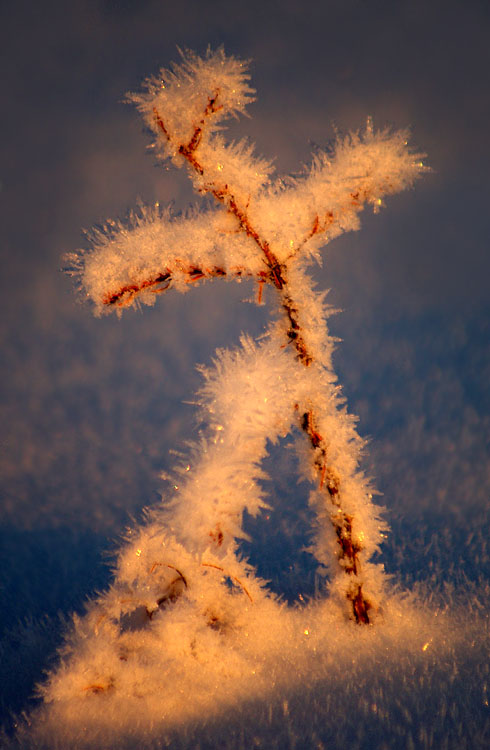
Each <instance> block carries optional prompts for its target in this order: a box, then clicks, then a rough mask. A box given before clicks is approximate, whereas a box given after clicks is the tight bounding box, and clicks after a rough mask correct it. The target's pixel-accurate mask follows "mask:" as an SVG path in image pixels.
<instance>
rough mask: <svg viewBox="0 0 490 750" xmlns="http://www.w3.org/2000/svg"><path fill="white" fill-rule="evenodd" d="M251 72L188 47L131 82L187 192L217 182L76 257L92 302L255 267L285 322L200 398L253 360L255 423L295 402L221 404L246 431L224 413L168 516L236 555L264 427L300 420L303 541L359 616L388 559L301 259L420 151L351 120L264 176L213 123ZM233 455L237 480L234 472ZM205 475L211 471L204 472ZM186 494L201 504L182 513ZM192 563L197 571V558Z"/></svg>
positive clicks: (244, 95)
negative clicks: (306, 502)
mask: <svg viewBox="0 0 490 750" xmlns="http://www.w3.org/2000/svg"><path fill="white" fill-rule="evenodd" d="M248 78H249V77H248V73H247V68H246V66H245V65H244V64H243V63H241V62H240V61H238V60H235V59H234V58H232V57H226V56H225V54H224V52H223V51H222V50H218V51H217V52H215V53H213V52H208V54H207V56H206V57H204V58H200V57H198V56H196V55H193V54H192V53H188V54H187V55H186V56H184V59H183V62H182V64H181V65H177V66H174V68H173V69H172V70H170V71H162V73H161V76H160V77H158V78H154V79H150V80H148V81H147V83H146V88H147V91H146V92H144V93H140V94H134V95H131V97H130V98H131V100H132V101H133V102H135V103H136V104H137V106H138V108H139V109H140V111H141V112H142V114H143V116H144V118H145V121H146V123H147V125H148V126H149V127H150V129H151V130H152V131H153V133H154V134H155V136H156V142H155V146H156V148H157V151H158V152H159V153H160V155H161V156H163V157H164V158H170V159H171V160H172V161H173V162H174V164H175V165H176V166H179V167H180V166H187V168H188V171H189V174H190V177H191V179H192V181H193V183H194V187H195V188H196V190H197V191H198V192H199V193H201V194H210V195H212V196H213V197H214V198H215V200H216V202H217V207H216V209H215V210H214V211H213V210H211V211H209V210H208V211H207V212H204V213H201V214H196V213H194V214H189V215H187V216H183V217H177V218H176V217H172V216H171V215H170V212H167V213H163V214H161V213H160V210H159V209H155V210H152V209H142V210H141V213H140V214H139V215H134V214H133V215H132V216H131V217H130V223H129V226H128V225H123V224H114V223H113V224H112V225H110V226H109V227H106V231H105V232H95V233H94V236H93V245H94V247H93V251H92V253H89V254H87V255H84V256H83V257H80V256H78V255H75V256H72V257H71V261H72V262H73V265H74V267H75V268H76V269H78V271H79V272H80V275H81V278H82V284H83V287H84V289H85V291H86V294H87V296H89V297H91V298H92V300H93V301H94V302H95V304H96V308H97V310H98V311H99V312H102V311H104V310H110V309H118V310H119V309H120V308H122V307H124V306H127V305H130V304H132V303H133V302H134V301H135V300H137V299H141V301H142V302H146V303H152V302H153V301H154V299H155V295H156V294H158V293H160V292H163V291H165V290H167V289H168V288H170V287H171V286H172V287H173V288H175V289H177V290H180V291H185V290H186V289H188V288H189V285H192V284H195V283H197V282H200V281H201V280H206V279H213V278H225V279H233V278H234V279H238V280H240V279H241V278H253V279H255V280H256V281H257V282H258V283H259V292H260V291H261V289H262V286H263V284H268V285H269V286H270V287H272V289H273V295H272V296H273V297H274V298H275V300H276V302H277V310H278V312H279V320H278V322H277V323H276V324H275V326H272V327H271V329H270V330H269V338H268V344H267V345H266V346H264V347H259V348H256V349H255V348H254V346H253V345H252V344H247V345H244V344H243V342H242V345H243V346H244V353H243V356H242V355H240V356H238V355H237V357H236V367H235V365H230V367H229V369H228V370H227V369H226V367H225V366H224V365H223V366H222V368H221V369H222V372H221V371H220V366H219V363H218V364H217V372H218V375H219V373H220V372H221V375H219V377H220V378H221V380H219V383H218V381H217V382H216V383H215V387H214V390H213V389H212V388H210V389H209V394H208V395H209V399H208V401H207V408H208V410H210V411H212V409H213V408H214V406H213V404H215V402H216V400H217V399H218V400H219V397H220V396H219V394H220V393H221V392H222V391H223V390H226V388H227V385H228V384H227V381H226V378H228V379H232V378H235V379H240V378H243V373H244V372H246V373H247V372H248V370H250V369H253V367H254V366H255V365H254V362H255V360H256V359H258V361H260V362H262V364H263V366H264V367H265V373H266V374H265V375H264V370H260V369H259V370H257V372H256V378H257V382H256V383H253V382H251V383H248V381H247V384H246V387H249V385H250V387H251V398H255V399H256V401H257V403H256V404H252V406H251V408H252V409H255V414H256V417H257V418H258V419H259V421H260V420H261V419H264V420H265V419H266V415H265V414H264V413H261V412H260V409H259V408H258V403H259V402H261V403H262V404H264V403H266V402H267V401H268V399H269V397H270V398H271V399H272V400H275V401H277V404H276V406H275V408H276V411H278V410H279V411H280V410H281V409H282V411H284V409H286V411H288V410H289V418H288V417H285V418H283V417H282V416H281V415H280V414H279V413H275V414H274V416H273V418H272V417H271V415H270V414H269V417H268V418H271V419H272V423H270V424H268V423H267V420H266V421H264V424H263V425H262V423H260V424H261V425H262V427H258V428H257V430H256V431H255V432H254V431H253V430H252V432H250V431H249V432H247V430H249V425H250V419H251V417H250V415H248V414H246V413H245V412H243V410H242V411H241V409H242V407H241V404H238V403H235V402H233V403H232V404H231V403H228V406H227V408H228V409H229V408H233V409H235V412H236V413H237V414H238V412H240V414H241V420H242V421H241V422H240V425H241V428H238V427H237V428H236V430H238V432H237V433H236V434H235V432H236V430H235V427H234V426H233V425H231V423H230V422H227V424H228V427H227V429H228V430H229V432H231V433H233V435H234V437H232V438H230V437H229V435H228V437H226V430H224V432H223V435H224V441H225V443H226V440H228V443H227V447H226V446H224V447H223V446H222V447H220V446H219V445H216V444H215V446H214V447H212V448H211V449H210V450H208V446H207V445H204V447H203V450H202V456H201V457H200V458H199V459H198V460H197V462H196V464H198V465H199V469H196V472H197V473H196V474H195V475H194V478H192V477H189V484H188V487H187V490H184V491H183V493H182V496H181V499H180V505H179V502H177V503H174V504H173V505H172V507H171V511H170V512H169V513H168V514H167V519H166V520H167V521H168V524H169V527H170V528H171V529H172V533H174V530H175V534H176V537H178V538H179V539H181V540H183V541H182V544H183V545H184V546H185V544H187V545H188V547H189V549H194V550H201V552H200V553H199V554H201V553H202V554H207V552H206V550H207V547H206V545H209V544H211V547H212V548H214V550H215V551H216V554H217V555H218V557H217V558H216V561H215V562H213V563H210V562H209V560H206V564H208V565H210V566H211V567H212V566H214V568H216V569H218V570H219V569H220V566H221V562H220V560H221V561H223V560H224V557H223V556H224V555H225V554H228V553H229V556H228V558H227V560H228V562H227V563H226V564H227V565H229V564H231V565H233V564H234V563H233V554H234V553H235V551H236V548H235V547H234V539H235V538H236V537H237V536H239V535H240V532H241V515H242V513H243V509H244V508H246V507H248V508H250V507H251V508H252V509H255V512H257V510H258V508H259V507H260V490H259V489H258V487H257V483H256V480H257V479H258V478H260V470H259V461H260V460H261V459H262V458H263V456H264V455H265V451H266V447H265V446H266V440H267V439H277V437H278V436H279V435H280V434H281V433H280V431H279V432H278V431H277V429H276V422H277V423H279V422H281V420H282V422H281V424H282V427H281V429H282V430H285V431H286V432H287V431H288V430H290V429H291V426H292V424H294V423H295V424H296V425H297V426H298V427H299V429H300V431H301V433H302V434H303V435H304V438H305V440H304V441H303V443H304V446H305V450H304V451H303V452H302V465H303V473H304V475H305V477H306V478H308V479H310V480H314V483H315V485H316V489H315V490H314V491H313V492H312V493H311V497H310V504H311V505H312V506H313V508H314V510H315V512H316V515H317V519H318V521H317V533H316V538H315V543H314V545H313V547H312V551H313V553H314V554H315V556H316V557H317V559H318V560H319V561H320V562H321V563H322V564H324V565H329V563H330V561H331V559H335V560H336V565H335V570H334V571H333V574H334V575H333V579H334V580H333V583H332V589H333V590H334V591H335V592H336V594H337V595H339V596H340V597H341V599H342V600H343V601H344V603H345V602H347V604H348V609H349V616H350V617H351V618H352V619H353V620H355V621H356V622H358V623H369V622H370V619H371V615H372V612H373V611H374V610H375V609H376V608H377V603H378V599H379V595H380V593H381V590H382V588H383V580H384V579H383V573H382V567H381V566H377V565H373V564H372V563H370V561H369V558H370V557H371V555H372V554H373V552H375V551H376V550H377V549H378V545H379V541H380V539H381V536H382V535H381V530H382V529H383V528H384V526H383V524H382V522H381V521H379V519H378V515H377V511H376V508H375V506H374V505H373V503H372V502H371V492H370V487H369V483H368V482H367V480H366V479H365V478H364V477H363V475H362V472H361V471H360V470H359V467H358V464H359V454H360V450H361V448H362V441H361V439H360V438H359V436H358V435H357V433H356V431H355V428H354V422H353V419H352V417H350V416H349V415H348V414H347V412H346V410H345V407H344V406H343V400H342V399H341V397H340V396H339V391H338V387H337V386H335V385H334V383H335V376H334V374H333V371H332V366H331V362H330V357H331V353H332V350H333V342H332V339H330V337H329V336H328V334H327V333H326V331H327V327H326V317H327V310H326V307H325V305H324V302H323V296H324V295H322V294H319V293H317V292H316V291H315V290H314V284H313V282H312V280H311V278H310V277H309V276H308V275H307V274H306V273H305V272H304V267H305V265H306V263H307V262H308V261H310V260H311V259H319V250H320V248H321V246H322V245H324V244H326V243H327V242H329V241H330V240H332V239H334V238H335V237H336V236H338V235H339V234H341V233H342V232H344V231H350V230H355V229H358V228H359V219H358V214H359V213H360V211H361V210H362V209H363V207H364V206H366V205H371V206H372V207H373V209H374V211H376V212H377V211H378V210H379V208H380V206H382V205H383V197H384V196H386V195H390V194H393V193H396V192H398V191H400V190H402V189H404V188H406V187H408V186H410V185H411V184H412V183H413V182H414V180H415V179H416V178H417V176H419V175H420V173H421V172H423V171H424V170H425V169H426V168H425V167H424V166H423V163H422V162H421V161H420V155H417V154H413V153H410V152H409V150H408V149H407V135H406V133H404V132H403V131H401V132H394V133H391V132H389V131H386V130H385V131H380V132H374V130H373V126H372V123H371V121H370V120H368V123H367V126H366V128H365V130H364V131H362V132H361V133H354V134H350V135H348V136H346V137H344V138H340V137H339V138H337V141H336V143H335V145H334V147H333V148H332V149H331V150H330V151H329V152H324V153H321V152H318V153H317V154H316V155H315V157H314V159H313V163H312V165H311V168H310V169H309V170H305V173H304V174H303V175H302V176H301V177H298V178H294V179H293V178H285V179H282V180H281V179H275V180H272V179H271V177H270V175H271V173H272V171H273V170H272V166H271V164H270V163H268V162H266V161H265V160H263V159H260V158H258V157H257V156H256V155H255V154H254V152H253V147H252V146H250V145H249V144H247V143H246V142H239V143H227V142H226V141H225V140H224V138H223V137H222V135H221V133H220V130H221V128H222V122H223V121H224V120H226V119H227V118H229V117H230V116H236V115H237V114H240V113H242V112H244V110H245V107H246V105H247V104H248V103H249V102H250V101H252V100H253V99H252V95H253V93H254V92H253V90H252V89H251V88H250V87H249V85H248ZM282 353H284V355H285V356H282ZM293 353H294V356H293ZM232 359H233V358H232ZM224 361H225V360H224V359H223V362H224ZM276 361H277V363H278V365H277V366H278V369H277V372H276V375H274V377H276V378H278V379H279V380H280V381H281V384H282V385H281V387H282V392H281V394H282V395H279V393H278V389H277V388H276V389H275V388H274V384H273V383H272V381H271V379H270V378H271V376H270V375H267V373H273V372H274V371H275V370H274V368H275V366H276ZM240 367H241V368H242V369H240ZM281 368H282V369H281ZM218 375H217V376H216V378H218ZM210 379H211V380H212V378H210ZM261 379H262V380H264V383H263V390H260V385H261ZM281 399H282V401H281ZM279 402H280V404H281V406H280V409H279ZM269 408H270V407H269V406H267V407H266V411H267V409H269ZM271 408H272V407H271ZM225 412H226V410H225ZM225 417H226V415H225ZM288 419H289V421H288ZM224 421H226V418H225V420H224ZM237 422H238V420H237ZM267 425H268V426H267ZM219 429H223V427H222V426H221V427H219ZM240 429H241V432H240ZM268 430H269V432H268ZM233 440H235V441H236V443H237V444H238V445H239V450H238V449H237V448H236V445H235V444H234V443H233ZM247 441H248V442H247ZM251 446H253V447H251ZM226 451H228V453H226ZM240 451H242V454H243V455H242V454H240ZM300 451H301V448H300ZM230 455H231V456H233V457H235V456H236V457H237V463H236V464H233V463H229V464H227V461H228V460H229V456H230ZM240 461H242V462H243V468H242V473H243V479H242V480H236V471H237V467H238V466H239V462H240ZM225 466H226V471H225V470H224V467H225ZM221 469H223V471H222V472H221ZM220 472H221V473H220ZM227 472H228V473H227ZM199 476H201V477H207V480H206V483H204V482H203V481H201V480H200V478H199ZM218 476H219V477H220V479H219V482H218ZM221 480H223V483H222V484H220V482H221ZM240 481H242V484H243V486H242V485H240ZM227 483H228V485H229V486H228V487H227V486H226V485H227ZM247 483H248V485H247ZM218 485H219V486H218ZM246 485H247V486H248V490H245V489H244V487H245V486H246ZM210 487H212V488H213V489H209V488H210ZM251 487H252V488H254V489H253V491H252V490H251V489H250V488H251ZM186 492H187V494H186ZM253 492H256V497H255V499H253V498H252V497H251V493H252V494H253ZM184 495H185V499H183V496H184ZM198 503H200V504H201V506H202V507H196V504H198ZM189 505H192V506H193V513H194V514H195V515H194V516H193V519H194V520H193V521H192V522H191V523H189V522H188V518H187V514H188V512H189ZM210 540H211V541H210ZM179 543H180V542H179ZM230 561H231V562H230ZM204 564H205V563H204V562H202V563H201V564H200V565H201V566H202V565H204ZM200 565H198V566H197V568H196V570H199V569H200V570H202V567H200ZM222 567H223V566H221V568H222ZM227 569H228V570H229V568H227ZM247 575H248V574H247ZM232 577H235V580H239V579H238V577H236V576H235V574H232ZM248 585H250V582H249V584H248Z"/></svg>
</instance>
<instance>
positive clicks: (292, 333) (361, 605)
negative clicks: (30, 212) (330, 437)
mask: <svg viewBox="0 0 490 750" xmlns="http://www.w3.org/2000/svg"><path fill="white" fill-rule="evenodd" d="M218 101H219V89H217V90H216V92H215V94H214V96H213V97H212V98H209V100H208V103H207V105H206V108H205V109H204V112H203V116H202V118H201V119H200V121H199V123H198V124H197V125H196V126H195V129H194V132H193V133H192V136H191V138H190V140H189V142H188V143H187V144H173V145H174V147H175V148H176V150H177V151H178V153H179V154H181V155H182V156H183V157H184V158H185V159H186V160H187V162H188V163H189V165H190V167H191V168H192V169H194V170H195V171H196V172H197V173H198V174H199V175H200V176H202V177H203V178H204V180H206V170H205V167H204V166H203V165H202V164H201V163H200V161H199V159H198V157H197V156H196V150H197V148H198V146H199V144H200V141H201V138H202V132H203V128H204V126H205V122H206V119H207V117H208V116H209V115H210V114H212V113H213V112H216V111H217V109H218V108H219V106H218V104H217V102H218ZM153 112H154V116H155V123H156V125H157V127H158V128H159V130H160V132H161V134H162V135H163V137H164V138H166V139H167V140H168V141H169V142H171V136H170V134H169V132H168V130H167V128H166V127H165V123H164V121H163V119H162V117H161V115H160V114H159V113H158V111H157V109H156V107H155V108H154V110H153ZM201 190H202V192H209V193H211V194H212V195H213V196H214V197H215V198H216V199H217V200H218V201H219V202H220V203H222V204H223V205H224V206H225V207H226V209H227V211H228V212H229V213H230V214H231V215H233V216H234V217H235V218H236V220H237V224H238V227H239V228H240V230H241V231H242V232H244V233H245V234H246V235H247V236H248V237H251V238H252V239H253V240H254V242H255V243H256V244H257V246H258V248H259V250H260V251H261V252H262V253H263V256H264V261H265V263H266V265H267V267H268V274H267V275H266V276H265V277H264V278H263V281H265V282H266V283H269V284H270V285H272V286H273V287H275V289H276V290H277V292H278V295H279V299H280V304H281V307H282V310H283V313H284V318H285V321H286V330H285V334H286V342H285V343H287V344H291V345H292V346H294V348H295V349H296V352H297V357H298V359H299V361H300V362H301V363H302V364H303V365H304V366H305V367H309V366H310V365H311V364H312V363H313V361H314V357H313V354H312V353H311V352H310V351H309V350H308V348H307V346H306V344H305V341H304V338H303V335H302V330H301V326H300V323H299V320H298V307H297V304H296V303H295V301H294V299H293V298H292V296H291V292H290V290H289V285H288V277H287V266H286V264H285V263H281V262H280V261H279V259H278V258H277V257H276V256H275V254H274V253H273V252H272V250H271V248H270V245H269V243H268V242H267V240H265V239H264V238H263V237H261V235H260V234H259V232H258V231H257V230H256V229H255V227H254V226H253V224H252V222H251V221H250V218H249V217H248V215H247V211H246V207H243V208H241V207H240V206H239V204H238V201H237V199H236V197H235V196H234V195H233V192H232V191H231V189H230V187H229V186H228V185H221V186H218V185H216V184H215V183H214V182H212V181H210V182H206V181H205V182H204V186H203V187H202V188H201ZM351 197H352V201H353V202H354V203H357V202H358V201H359V195H358V194H356V195H352V196H351ZM332 222H333V215H332V214H330V215H329V216H328V217H327V218H326V219H325V223H324V229H326V228H327V226H328V225H329V224H330V223H332ZM320 231H321V225H320V220H319V217H318V216H317V217H315V221H314V223H313V227H312V229H311V231H310V232H309V234H308V238H307V239H310V238H311V237H313V236H314V235H315V234H317V233H319V232H320ZM305 241H306V240H305ZM302 244H303V243H302ZM296 408H298V405H297V404H296ZM316 422H317V420H316V409H315V406H314V405H312V406H311V408H310V409H309V410H308V411H305V412H304V413H303V414H301V415H300V417H299V424H300V426H301V429H302V430H303V432H304V433H305V435H306V437H307V439H308V442H309V445H310V447H311V450H312V452H313V464H314V466H315V469H316V471H317V474H318V481H319V486H320V490H322V491H323V495H324V497H325V502H326V503H327V504H328V505H330V506H332V509H333V512H332V510H331V512H330V517H331V523H332V525H333V528H334V531H335V535H336V538H337V541H338V545H339V552H338V561H339V565H340V566H341V568H342V570H343V571H344V573H345V574H346V575H347V576H352V577H355V578H356V581H355V582H353V583H352V584H351V583H350V582H349V585H348V586H347V587H346V598H347V599H348V600H349V601H350V602H351V607H352V615H353V618H354V619H355V621H356V622H358V623H365V624H367V623H369V614H368V612H369V610H370V609H371V607H372V604H371V603H370V601H369V598H368V597H367V596H366V595H365V594H364V592H363V579H362V573H361V563H360V559H359V554H360V552H361V551H362V549H363V547H362V545H361V543H360V542H359V541H358V540H354V539H353V534H352V527H353V520H354V519H353V518H352V516H351V515H349V514H348V513H346V512H345V511H344V510H343V508H342V478H341V476H339V475H338V473H337V472H336V471H335V469H334V467H333V466H331V465H330V462H329V457H328V448H327V441H326V440H325V438H324V437H323V436H322V435H321V434H320V433H319V432H318V431H317V429H316V427H315V425H316Z"/></svg>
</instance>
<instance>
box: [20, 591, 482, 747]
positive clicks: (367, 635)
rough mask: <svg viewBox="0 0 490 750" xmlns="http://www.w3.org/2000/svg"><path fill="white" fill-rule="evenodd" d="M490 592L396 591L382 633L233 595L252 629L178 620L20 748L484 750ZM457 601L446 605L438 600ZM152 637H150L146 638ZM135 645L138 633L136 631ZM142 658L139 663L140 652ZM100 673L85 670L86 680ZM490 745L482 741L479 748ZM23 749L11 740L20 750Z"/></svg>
mask: <svg viewBox="0 0 490 750" xmlns="http://www.w3.org/2000/svg"><path fill="white" fill-rule="evenodd" d="M489 593H490V592H489V591H488V588H487V589H473V590H471V591H468V592H467V594H466V596H465V598H464V599H461V601H459V602H457V603H454V592H451V593H450V592H447V593H446V594H443V595H441V596H440V598H439V601H436V600H435V598H434V597H431V596H430V595H429V596H427V597H426V596H424V593H423V592H422V591H420V592H419V593H418V594H416V595H415V594H411V595H406V596H404V595H401V594H393V596H392V597H391V598H390V600H389V602H388V603H387V605H386V608H385V611H384V614H383V616H382V619H381V620H379V621H378V623H377V624H376V627H368V628H360V627H359V626H356V625H354V624H353V623H350V622H344V621H343V620H342V617H341V614H340V613H339V612H338V611H337V610H336V609H335V608H334V607H332V606H331V605H330V604H329V602H328V601H327V602H323V603H321V604H314V603H312V604H309V605H308V606H307V607H306V608H302V609H301V608H299V609H294V608H289V609H288V608H287V607H285V606H284V607H280V606H278V605H273V604H272V603H271V602H270V601H264V602H263V603H262V604H260V605H254V606H252V605H250V606H247V605H246V604H245V602H244V601H243V597H241V596H238V597H237V600H239V601H237V602H236V604H237V607H238V608H239V609H241V610H242V611H241V617H242V618H243V621H246V622H247V626H246V629H243V630H237V631H236V632H235V631H233V629H230V630H229V631H222V632H220V631H218V630H213V629H210V628H209V627H205V626H203V628H202V631H201V632H200V633H199V634H198V636H197V637H195V636H194V642H193V643H192V644H191V643H190V642H189V639H188V638H187V634H186V632H185V629H182V628H181V627H180V628H179V619H180V618H181V617H182V615H183V613H184V612H183V611H184V610H185V607H186V604H185V603H184V602H182V605H181V611H180V612H179V611H178V609H179V608H178V607H176V608H175V610H174V612H173V613H172V614H171V615H168V613H162V618H161V619H162V620H163V619H164V618H165V617H170V620H171V621H173V622H172V623H168V624H167V626H166V640H165V641H162V645H161V649H160V651H157V650H155V649H154V648H152V647H151V641H152V639H153V638H154V637H156V632H157V630H158V628H159V627H160V625H161V623H159V622H157V621H156V620H155V621H154V622H152V624H151V625H150V626H149V627H148V630H147V634H146V635H145V638H146V639H147V640H146V643H143V644H142V645H141V648H140V653H139V655H138V668H137V669H135V668H134V667H133V666H132V665H131V663H130V661H121V662H120V670H119V673H118V674H117V675H116V676H115V679H116V680H118V681H120V683H121V689H119V690H117V691H115V690H111V688H109V689H107V690H105V691H102V690H101V691H96V690H95V689H93V690H86V691H85V692H83V691H80V692H79V697H78V699H74V698H71V700H67V701H63V700H60V701H59V702H57V703H55V704H54V705H50V706H47V707H44V708H41V709H40V710H39V712H38V713H37V714H35V715H34V716H33V717H31V721H32V722H33V725H32V726H31V727H29V728H27V729H24V728H23V729H22V730H21V732H20V734H19V736H18V740H17V742H18V743H19V744H20V746H21V747H36V748H71V747H74V748H75V747H80V748H82V747H91V748H116V747H117V748H140V747H148V748H165V747H171V748H190V747H192V748H194V747H195V748H213V747H218V746H219V747H223V748H224V747H226V748H243V749H244V750H245V749H248V748H344V747H350V748H378V747H379V748H391V747H394V746H395V745H396V747H404V748H405V747H406V748H412V747H417V748H418V747H421V748H422V747H423V748H446V747H447V748H484V747H487V746H488V745H487V744H485V743H486V742H488V735H485V726H486V723H485V716H486V715H487V716H488V696H487V692H486V686H487V681H488V671H489V660H488V657H489V648H488V620H487V618H486V616H485V608H486V606H487V605H486V602H488V595H489ZM449 596H450V597H451V600H452V601H453V604H452V605H451V606H450V607H448V606H446V605H445V604H444V600H445V599H446V597H447V598H449ZM152 631H153V632H152ZM139 635H141V631H139ZM145 648H148V657H150V655H151V659H150V658H149V659H148V660H147V661H146V663H145V658H144V651H145ZM91 680H93V675H92V674H88V673H87V683H89V682H90V681H91ZM485 738H486V739H485ZM15 746H17V743H13V744H12V747H15Z"/></svg>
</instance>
